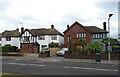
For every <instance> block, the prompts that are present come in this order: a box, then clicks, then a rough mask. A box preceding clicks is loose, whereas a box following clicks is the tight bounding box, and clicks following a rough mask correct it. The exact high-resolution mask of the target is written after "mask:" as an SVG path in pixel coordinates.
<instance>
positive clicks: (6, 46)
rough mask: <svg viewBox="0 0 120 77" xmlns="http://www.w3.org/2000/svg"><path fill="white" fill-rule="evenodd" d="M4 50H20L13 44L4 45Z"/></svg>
mask: <svg viewBox="0 0 120 77" xmlns="http://www.w3.org/2000/svg"><path fill="white" fill-rule="evenodd" d="M1 48H2V52H3V53H4V52H18V47H16V46H11V45H5V46H2V47H1Z"/></svg>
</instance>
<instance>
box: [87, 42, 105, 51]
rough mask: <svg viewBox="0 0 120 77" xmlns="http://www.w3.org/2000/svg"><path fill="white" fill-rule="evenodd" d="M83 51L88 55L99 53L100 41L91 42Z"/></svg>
mask: <svg viewBox="0 0 120 77" xmlns="http://www.w3.org/2000/svg"><path fill="white" fill-rule="evenodd" d="M85 49H86V50H87V51H88V53H96V52H97V53H101V51H102V49H103V47H102V45H101V42H100V41H91V42H90V43H88V44H87V45H86V48H85Z"/></svg>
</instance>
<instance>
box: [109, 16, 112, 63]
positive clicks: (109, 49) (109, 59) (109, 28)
mask: <svg viewBox="0 0 120 77" xmlns="http://www.w3.org/2000/svg"><path fill="white" fill-rule="evenodd" d="M112 15H113V14H109V18H108V31H109V37H108V62H110V50H111V47H110V17H111V16H112Z"/></svg>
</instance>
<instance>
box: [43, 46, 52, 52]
mask: <svg viewBox="0 0 120 77" xmlns="http://www.w3.org/2000/svg"><path fill="white" fill-rule="evenodd" d="M47 51H50V50H49V48H48V47H45V48H42V50H41V52H47Z"/></svg>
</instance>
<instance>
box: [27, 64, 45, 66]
mask: <svg viewBox="0 0 120 77" xmlns="http://www.w3.org/2000/svg"><path fill="white" fill-rule="evenodd" d="M28 65H32V66H45V65H39V64H28Z"/></svg>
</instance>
